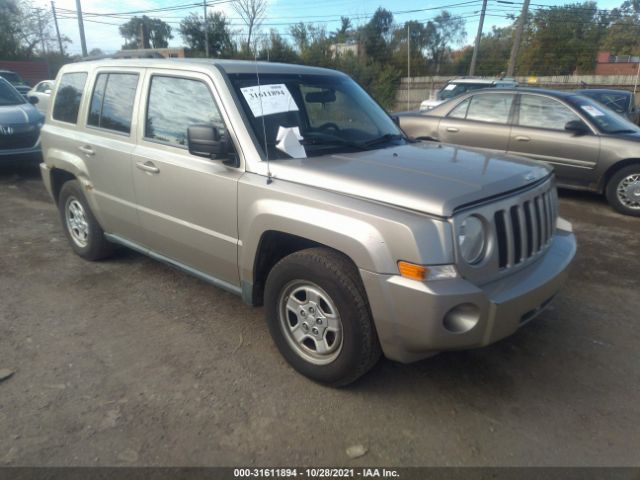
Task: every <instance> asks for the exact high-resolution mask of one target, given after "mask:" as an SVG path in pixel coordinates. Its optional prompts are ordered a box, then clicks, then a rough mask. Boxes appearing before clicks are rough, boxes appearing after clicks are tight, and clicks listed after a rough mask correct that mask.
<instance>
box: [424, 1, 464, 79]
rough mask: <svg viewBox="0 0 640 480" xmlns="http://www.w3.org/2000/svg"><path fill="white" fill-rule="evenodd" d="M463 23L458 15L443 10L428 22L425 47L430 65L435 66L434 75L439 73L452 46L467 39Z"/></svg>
mask: <svg viewBox="0 0 640 480" xmlns="http://www.w3.org/2000/svg"><path fill="white" fill-rule="evenodd" d="M464 26H465V21H464V19H463V18H462V17H460V16H458V15H452V14H451V13H449V12H448V11H446V10H443V11H442V12H441V13H440V15H438V16H436V17H435V18H434V19H433V20H429V21H428V22H427V26H426V35H427V39H428V41H427V47H426V50H427V52H428V55H429V57H430V60H431V62H432V64H433V65H434V66H435V74H436V75H438V74H439V73H440V68H441V66H442V64H443V63H444V62H445V61H446V59H447V57H448V55H449V54H450V53H451V50H452V46H453V45H455V44H457V43H461V42H463V41H464V40H465V39H466V37H467V31H466V30H465V28H464Z"/></svg>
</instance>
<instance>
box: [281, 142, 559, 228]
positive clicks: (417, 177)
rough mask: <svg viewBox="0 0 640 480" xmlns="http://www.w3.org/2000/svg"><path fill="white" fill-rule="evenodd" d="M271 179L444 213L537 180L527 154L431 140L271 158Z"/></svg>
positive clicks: (540, 174) (541, 173) (540, 168)
mask: <svg viewBox="0 0 640 480" xmlns="http://www.w3.org/2000/svg"><path fill="white" fill-rule="evenodd" d="M271 171H272V174H273V175H274V177H275V178H276V179H281V180H288V181H292V182H296V183H301V184H305V185H309V186H311V187H319V188H323V189H326V190H331V191H335V192H339V193H342V194H346V195H351V196H355V197H359V198H365V199H369V200H374V201H377V202H382V203H386V204H390V205H395V206H399V207H402V208H408V209H410V210H416V211H420V212H424V213H428V214H432V215H437V216H441V217H448V216H450V215H452V214H453V212H454V210H455V209H456V208H458V207H460V206H462V205H467V204H471V203H475V202H478V201H481V200H484V199H487V198H490V197H494V196H497V195H501V194H504V193H507V192H510V191H513V190H517V189H520V188H523V187H526V186H527V185H531V184H534V183H537V182H538V181H539V180H541V179H542V178H545V177H547V176H548V175H549V174H550V173H551V169H550V168H549V167H547V166H544V165H542V164H538V163H534V162H531V161H529V160H525V159H521V158H517V157H506V156H501V155H498V154H490V153H488V152H484V151H480V150H473V149H467V148H459V147H455V146H451V145H442V144H434V143H428V142H424V143H416V144H409V145H402V146H397V147H389V148H383V149H379V150H370V151H365V152H357V153H349V154H336V155H326V156H321V157H312V158H303V159H287V160H277V161H273V162H271Z"/></svg>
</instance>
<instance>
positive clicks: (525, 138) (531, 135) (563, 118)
mask: <svg viewBox="0 0 640 480" xmlns="http://www.w3.org/2000/svg"><path fill="white" fill-rule="evenodd" d="M571 120H582V121H584V120H583V119H582V118H580V116H579V115H578V114H577V113H576V112H574V111H573V110H572V109H570V108H569V107H568V106H567V105H565V104H564V103H561V102H560V101H559V100H557V99H555V98H550V97H547V96H544V95H540V94H533V93H532V94H522V95H521V96H520V99H519V102H518V114H517V116H516V122H515V124H514V125H513V128H512V129H511V139H510V141H509V153H511V154H514V155H521V156H523V157H529V158H531V159H533V160H539V161H542V162H545V163H548V164H550V165H551V166H553V167H554V170H555V172H556V175H557V177H558V180H559V181H560V183H563V184H569V185H572V184H576V185H584V178H585V177H584V175H585V173H589V172H590V171H593V170H594V169H595V167H596V164H597V162H598V158H599V156H600V137H599V136H598V135H597V134H595V133H589V134H585V135H575V134H573V133H571V132H568V131H566V130H565V129H564V126H565V125H566V124H567V122H569V121H571ZM585 123H586V122H585Z"/></svg>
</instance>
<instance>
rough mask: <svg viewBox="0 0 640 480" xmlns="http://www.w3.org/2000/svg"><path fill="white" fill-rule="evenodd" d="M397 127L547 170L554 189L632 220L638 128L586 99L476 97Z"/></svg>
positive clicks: (537, 94) (527, 92) (507, 93)
mask: <svg viewBox="0 0 640 480" xmlns="http://www.w3.org/2000/svg"><path fill="white" fill-rule="evenodd" d="M399 119H400V125H401V127H402V129H403V130H404V131H405V132H406V133H407V135H409V136H410V137H411V138H414V139H415V138H421V139H428V140H436V141H440V142H443V143H449V144H455V145H463V146H467V147H474V148H480V149H484V150H486V151H491V152H494V153H495V152H500V153H508V154H512V155H518V156H522V157H528V158H530V159H533V160H537V161H541V162H544V163H546V164H548V165H552V166H553V167H554V169H555V172H556V176H557V178H558V185H559V186H562V187H565V188H572V189H578V190H590V191H593V192H598V193H604V194H605V195H606V197H607V200H608V201H609V203H610V204H611V205H612V206H613V207H614V208H615V209H616V210H618V211H619V212H621V213H624V214H628V215H640V128H638V126H636V125H634V124H632V123H631V122H629V121H627V120H626V119H624V118H622V117H621V116H620V115H618V114H616V113H614V112H612V111H611V110H609V109H608V108H606V107H605V106H603V105H602V104H600V103H598V102H596V101H595V100H592V99H591V98H588V97H585V96H583V95H577V94H575V93H573V92H560V91H553V90H542V89H523V88H518V89H517V90H516V89H504V90H491V91H487V90H484V91H477V92H473V93H469V94H466V95H463V96H461V97H458V98H456V99H454V100H451V101H449V102H447V103H445V104H443V105H441V106H439V107H436V108H434V109H433V110H430V111H429V112H427V113H402V114H399Z"/></svg>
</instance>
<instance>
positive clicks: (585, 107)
mask: <svg viewBox="0 0 640 480" xmlns="http://www.w3.org/2000/svg"><path fill="white" fill-rule="evenodd" d="M580 107H581V108H582V110H584V111H585V112H587V113H588V114H589V115H591V116H592V117H604V113H602V112H601V111H600V110H598V109H597V108H596V107H592V106H591V105H581V106H580Z"/></svg>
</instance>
